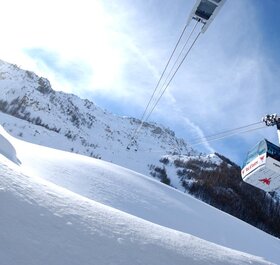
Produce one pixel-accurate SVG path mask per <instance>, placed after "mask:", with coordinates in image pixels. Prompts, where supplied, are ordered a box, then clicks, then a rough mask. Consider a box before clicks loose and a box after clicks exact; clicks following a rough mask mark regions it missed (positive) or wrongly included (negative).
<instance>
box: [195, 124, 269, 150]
mask: <svg viewBox="0 0 280 265" xmlns="http://www.w3.org/2000/svg"><path fill="white" fill-rule="evenodd" d="M264 128H267V127H266V126H261V127H257V128H253V129H249V130H246V131H239V132H238V131H237V132H233V133H231V134H227V135H224V136H220V137H217V138H213V139H208V140H207V139H204V140H202V141H200V142H194V143H191V144H190V147H193V146H196V145H200V144H204V143H208V142H213V141H217V140H221V139H224V138H227V137H230V136H233V135H236V134H241V133H247V132H252V131H256V130H260V129H264Z"/></svg>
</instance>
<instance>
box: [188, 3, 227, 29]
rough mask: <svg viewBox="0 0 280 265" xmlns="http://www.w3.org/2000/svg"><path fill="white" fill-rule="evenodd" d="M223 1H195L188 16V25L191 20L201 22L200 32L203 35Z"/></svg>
mask: <svg viewBox="0 0 280 265" xmlns="http://www.w3.org/2000/svg"><path fill="white" fill-rule="evenodd" d="M225 1H226V0H197V1H196V4H195V5H194V7H193V9H192V12H191V14H190V16H189V19H188V24H189V23H190V22H191V20H192V19H195V20H197V21H199V22H202V23H203V24H204V26H203V27H202V29H201V32H202V33H204V32H205V31H206V29H207V28H208V27H209V25H210V23H211V22H212V21H213V19H214V18H215V17H216V15H217V13H218V12H219V10H220V9H221V7H222V5H223V4H224V3H225Z"/></svg>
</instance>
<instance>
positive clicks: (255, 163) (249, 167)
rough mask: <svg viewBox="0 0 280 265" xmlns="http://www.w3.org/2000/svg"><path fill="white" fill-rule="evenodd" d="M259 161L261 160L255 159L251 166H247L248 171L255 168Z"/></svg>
mask: <svg viewBox="0 0 280 265" xmlns="http://www.w3.org/2000/svg"><path fill="white" fill-rule="evenodd" d="M258 163H259V161H258V160H257V161H255V162H253V163H251V164H249V166H248V167H246V168H245V170H246V172H248V171H250V170H251V169H253V168H254V167H255V166H256V165H258Z"/></svg>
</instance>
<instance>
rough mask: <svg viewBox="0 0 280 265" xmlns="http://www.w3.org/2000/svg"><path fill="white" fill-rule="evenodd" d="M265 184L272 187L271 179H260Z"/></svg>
mask: <svg viewBox="0 0 280 265" xmlns="http://www.w3.org/2000/svg"><path fill="white" fill-rule="evenodd" d="M259 181H261V182H262V183H263V184H266V185H270V182H271V178H264V179H259Z"/></svg>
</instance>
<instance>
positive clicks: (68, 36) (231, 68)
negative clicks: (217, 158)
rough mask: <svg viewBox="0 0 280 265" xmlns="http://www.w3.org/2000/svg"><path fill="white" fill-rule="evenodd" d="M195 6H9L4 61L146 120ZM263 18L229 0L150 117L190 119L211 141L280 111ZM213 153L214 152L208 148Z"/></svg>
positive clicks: (71, 1)
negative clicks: (37, 51)
mask: <svg viewBox="0 0 280 265" xmlns="http://www.w3.org/2000/svg"><path fill="white" fill-rule="evenodd" d="M192 4H193V3H191V2H188V1H181V0H178V1H171V2H170V1H140V0H139V1H133V2H131V1H127V0H119V1H117V2H112V1H109V2H108V1H99V0H80V1H75V0H68V1H66V0H59V1H55V0H48V1H38V0H26V1H20V0H9V1H5V3H4V4H2V6H1V16H0V23H1V25H2V29H1V42H0V58H1V59H4V60H7V61H9V62H12V63H16V64H18V65H20V66H22V67H23V68H28V69H30V70H33V71H35V72H37V73H38V74H40V75H43V76H46V77H48V78H49V79H50V81H51V83H52V84H53V86H54V88H55V89H58V90H64V91H68V92H73V93H75V94H85V93H87V95H92V98H93V99H94V96H95V95H102V96H103V97H108V98H110V99H111V100H112V101H116V102H118V104H124V102H125V104H127V109H128V115H129V109H132V108H134V109H135V108H137V109H138V111H139V117H140V116H141V112H142V111H143V110H144V108H145V104H146V103H147V101H148V99H149V96H150V95H151V94H152V91H153V89H154V87H155V85H156V82H157V80H158V78H159V76H160V74H161V71H162V69H163V68H164V66H165V63H166V61H167V59H168V56H169V55H170V53H171V51H172V48H173V47H174V45H175V42H176V40H177V38H178V36H179V33H180V30H181V29H182V27H183V23H184V22H185V21H186V19H187V16H188V12H189V11H190V10H191V6H192ZM257 19H258V18H257V16H256V12H255V6H254V3H253V2H252V1H245V2H244V1H242V0H238V1H227V2H226V4H225V5H224V7H223V9H222V10H221V12H220V14H218V16H217V18H216V19H215V21H214V22H213V23H212V24H211V26H210V27H209V29H208V30H207V31H206V33H205V34H203V35H202V36H201V38H200V39H199V41H198V42H197V44H196V46H195V47H194V49H193V50H192V52H191V54H190V55H189V57H188V58H187V61H186V62H185V63H184V65H183V67H182V68H181V69H180V71H179V72H178V74H177V75H176V78H175V79H174V82H172V84H171V86H170V87H169V88H168V90H167V91H166V93H165V96H164V98H163V99H162V100H161V101H160V103H159V105H158V107H157V109H156V111H155V115H154V116H152V117H151V119H153V117H157V118H159V120H161V121H167V123H168V124H169V125H170V127H172V120H173V121H175V123H177V124H178V123H179V121H184V123H185V124H188V125H187V127H189V130H190V131H194V130H195V131H196V132H197V133H198V135H201V136H203V133H204V132H206V133H207V134H209V133H215V132H217V131H218V132H219V131H221V130H223V129H229V128H234V127H238V126H240V125H244V124H248V123H252V122H255V121H256V119H259V118H260V116H261V115H263V114H265V113H266V112H271V111H272V112H273V109H274V108H275V107H277V106H278V105H277V104H276V103H275V100H274V101H273V103H271V102H268V96H274V97H275V89H272V88H270V89H267V88H266V86H267V85H269V87H271V86H274V85H275V84H277V83H279V82H278V80H277V79H275V75H273V74H272V73H271V71H270V70H269V69H268V65H270V66H271V65H272V63H271V62H269V61H268V60H267V59H265V57H264V55H263V51H262V47H260V44H259V43H260V39H261V35H260V30H259V28H258V24H257V23H256V22H257ZM28 49H29V50H33V51H34V49H41V50H43V51H44V52H45V55H48V54H49V56H51V55H52V56H54V55H55V56H56V59H55V60H56V65H53V64H52V63H50V62H49V61H48V60H46V57H40V58H39V57H38V56H37V57H36V56H35V55H34V54H33V57H31V56H30V53H29V56H28V53H27V52H26V51H27V50H28ZM37 55H38V54H37ZM70 68H73V69H75V71H76V72H77V73H78V74H77V75H76V73H73V72H72V75H73V76H72V78H67V76H69V75H71V70H70ZM60 71H61V73H59V72H60ZM274 71H276V70H274ZM73 79H75V80H77V82H74V81H75V80H74V81H73ZM69 80H71V82H70V81H69ZM265 89H267V90H265ZM179 110H180V111H179ZM266 110H267V111H266ZM264 112H265V113H264ZM274 112H275V111H274ZM175 125H176V124H175ZM183 127H184V128H183V129H182V130H185V131H187V130H188V129H187V128H186V125H184V126H183ZM243 139H244V141H247V140H246V139H247V138H243ZM254 139H255V137H254ZM252 141H253V140H252ZM206 148H207V149H208V150H211V151H213V148H212V147H211V146H210V145H209V146H206ZM224 148H226V144H225V147H224Z"/></svg>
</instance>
